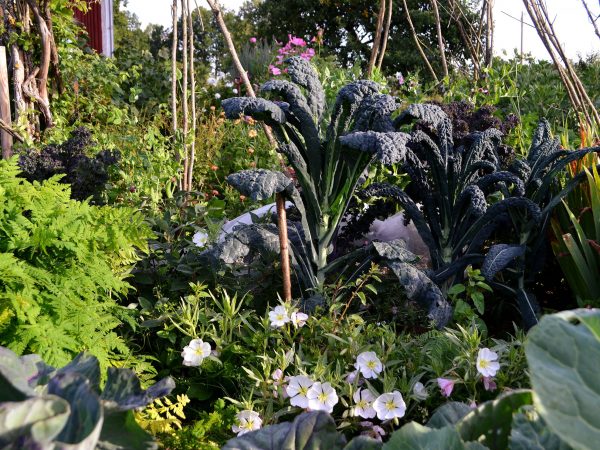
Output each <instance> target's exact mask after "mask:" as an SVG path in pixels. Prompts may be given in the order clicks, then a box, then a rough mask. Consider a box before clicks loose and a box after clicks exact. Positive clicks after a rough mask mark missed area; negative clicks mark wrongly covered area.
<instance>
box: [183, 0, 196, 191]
mask: <svg viewBox="0 0 600 450" xmlns="http://www.w3.org/2000/svg"><path fill="white" fill-rule="evenodd" d="M186 1H187V9H188V22H189V25H188V28H189V46H190V50H189V56H190V88H191V91H192V92H191V106H192V142H191V143H190V158H189V164H188V175H187V189H186V190H187V191H191V190H192V181H193V179H194V160H195V159H196V125H197V117H196V74H195V72H194V23H193V22H194V21H193V17H192V15H193V11H192V10H190V0H186Z"/></svg>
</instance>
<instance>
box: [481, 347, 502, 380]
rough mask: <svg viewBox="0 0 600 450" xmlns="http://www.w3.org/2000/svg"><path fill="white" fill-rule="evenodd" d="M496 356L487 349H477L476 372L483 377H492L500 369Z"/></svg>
mask: <svg viewBox="0 0 600 450" xmlns="http://www.w3.org/2000/svg"><path fill="white" fill-rule="evenodd" d="M497 359H498V354H497V353H496V352H493V351H491V350H490V349H489V348H482V349H479V353H478V354H477V371H478V372H479V373H480V374H481V375H483V376H484V377H493V376H495V375H496V373H497V372H498V369H500V363H499V362H498V361H497Z"/></svg>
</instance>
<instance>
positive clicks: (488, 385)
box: [483, 377, 498, 392]
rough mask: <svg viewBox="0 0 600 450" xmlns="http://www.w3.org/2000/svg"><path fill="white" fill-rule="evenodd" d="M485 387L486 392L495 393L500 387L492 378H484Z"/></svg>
mask: <svg viewBox="0 0 600 450" xmlns="http://www.w3.org/2000/svg"><path fill="white" fill-rule="evenodd" d="M483 387H484V388H485V390H486V391H492V392H493V391H495V390H496V388H497V387H498V386H496V382H495V381H494V379H493V378H492V377H483Z"/></svg>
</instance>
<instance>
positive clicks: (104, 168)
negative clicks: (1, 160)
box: [19, 127, 120, 204]
mask: <svg viewBox="0 0 600 450" xmlns="http://www.w3.org/2000/svg"><path fill="white" fill-rule="evenodd" d="M93 147H94V142H93V141H92V135H91V133H90V131H89V130H88V129H86V128H84V127H80V128H77V129H76V130H74V131H73V132H72V133H71V137H70V138H69V139H68V140H66V141H65V142H63V143H62V144H59V145H49V146H46V147H44V148H43V149H42V150H41V151H39V152H38V151H37V150H35V149H27V150H25V151H24V152H23V153H22V154H21V155H20V156H19V166H20V167H21V170H22V171H23V172H22V176H23V177H24V178H26V179H27V180H28V181H31V182H33V181H44V180H47V179H49V178H51V177H53V176H55V175H64V176H63V178H62V179H61V182H62V183H67V184H70V185H71V198H73V199H74V200H85V199H87V198H91V202H92V203H94V204H101V203H102V192H103V190H104V189H105V186H106V183H107V182H108V180H109V167H110V166H112V165H114V164H116V163H117V162H118V161H119V159H120V154H119V152H118V151H109V150H102V151H100V152H98V153H97V154H96V155H95V156H93V157H90V156H88V154H89V153H91V151H92V150H93Z"/></svg>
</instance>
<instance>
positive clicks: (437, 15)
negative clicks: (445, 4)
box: [431, 0, 448, 78]
mask: <svg viewBox="0 0 600 450" xmlns="http://www.w3.org/2000/svg"><path fill="white" fill-rule="evenodd" d="M431 6H432V7H433V14H434V16H435V29H436V33H437V38H438V45H439V47H440V57H441V59H442V70H443V71H444V77H445V78H448V63H447V62H446V48H445V46H446V44H445V43H444V37H443V36H442V22H441V20H440V12H439V10H438V4H437V0H431Z"/></svg>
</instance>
